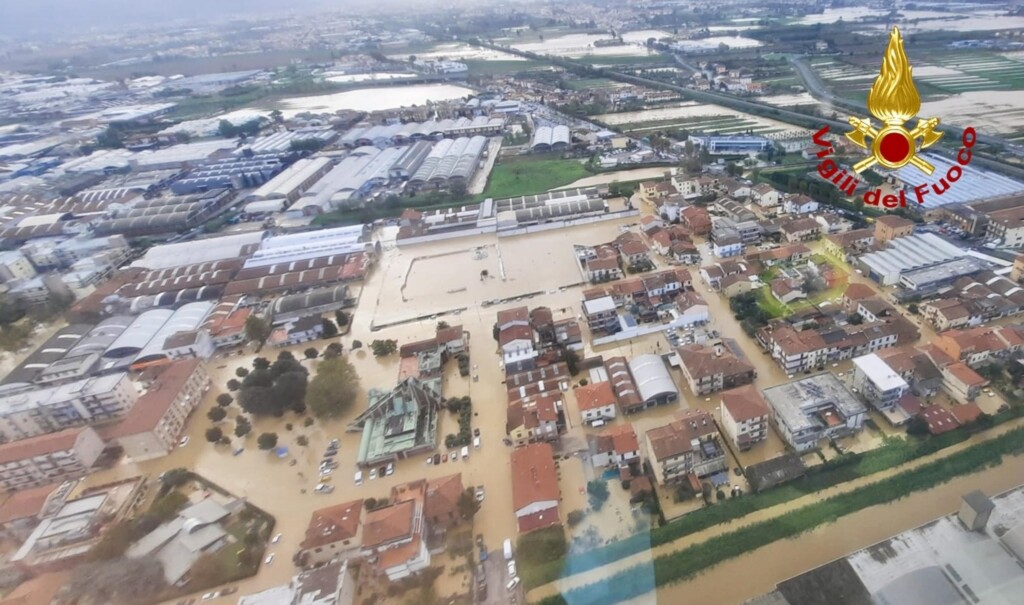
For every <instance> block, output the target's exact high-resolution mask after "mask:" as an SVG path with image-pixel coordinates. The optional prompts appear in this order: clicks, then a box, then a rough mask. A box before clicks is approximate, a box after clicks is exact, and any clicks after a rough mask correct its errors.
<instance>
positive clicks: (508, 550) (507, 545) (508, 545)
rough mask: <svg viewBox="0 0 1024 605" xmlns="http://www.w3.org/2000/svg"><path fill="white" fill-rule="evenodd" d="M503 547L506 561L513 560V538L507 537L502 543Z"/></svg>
mask: <svg viewBox="0 0 1024 605" xmlns="http://www.w3.org/2000/svg"><path fill="white" fill-rule="evenodd" d="M501 549H502V551H503V553H504V555H505V560H506V561H511V560H512V539H511V538H505V542H504V544H502V545H501Z"/></svg>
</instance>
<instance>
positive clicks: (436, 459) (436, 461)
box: [433, 454, 441, 464]
mask: <svg viewBox="0 0 1024 605" xmlns="http://www.w3.org/2000/svg"><path fill="white" fill-rule="evenodd" d="M433 460H434V464H437V463H439V462H441V454H434V458H433Z"/></svg>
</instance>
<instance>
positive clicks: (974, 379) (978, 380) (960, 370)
mask: <svg viewBox="0 0 1024 605" xmlns="http://www.w3.org/2000/svg"><path fill="white" fill-rule="evenodd" d="M946 369H947V370H948V371H949V373H950V374H952V375H953V376H955V377H956V379H957V380H959V381H960V382H962V383H964V384H966V385H967V386H969V387H983V386H985V385H986V384H988V380H985V379H984V378H983V377H982V376H981V375H980V374H978V373H977V372H975V371H974V370H972V369H971V367H970V366H969V365H967V364H966V363H954V364H952V365H950V366H949V367H948V368H946Z"/></svg>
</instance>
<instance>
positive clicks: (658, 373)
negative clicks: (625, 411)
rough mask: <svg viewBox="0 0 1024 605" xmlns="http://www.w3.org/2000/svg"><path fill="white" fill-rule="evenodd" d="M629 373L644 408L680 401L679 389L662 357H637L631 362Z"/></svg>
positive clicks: (649, 355) (648, 355)
mask: <svg viewBox="0 0 1024 605" xmlns="http://www.w3.org/2000/svg"><path fill="white" fill-rule="evenodd" d="M629 371H630V373H632V374H633V382H634V383H635V384H636V388H637V390H638V391H639V392H640V399H642V400H643V407H654V406H657V405H664V404H666V403H672V402H673V401H675V400H677V399H679V389H678V388H677V387H676V383H675V382H674V381H673V380H672V376H671V375H670V374H669V372H668V368H667V367H666V366H665V362H664V361H662V359H661V357H658V356H657V355H653V354H650V353H648V354H646V355H637V356H636V357H634V358H633V359H631V360H629ZM633 409H634V410H635V409H636V408H635V407H634V408H633Z"/></svg>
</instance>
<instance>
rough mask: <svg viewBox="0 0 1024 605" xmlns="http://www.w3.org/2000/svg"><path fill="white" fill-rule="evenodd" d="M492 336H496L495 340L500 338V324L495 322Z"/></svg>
mask: <svg viewBox="0 0 1024 605" xmlns="http://www.w3.org/2000/svg"><path fill="white" fill-rule="evenodd" d="M491 336H493V337H494V340H498V337H499V336H501V328H499V327H498V324H494V327H493V328H491Z"/></svg>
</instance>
